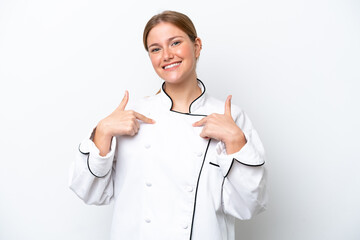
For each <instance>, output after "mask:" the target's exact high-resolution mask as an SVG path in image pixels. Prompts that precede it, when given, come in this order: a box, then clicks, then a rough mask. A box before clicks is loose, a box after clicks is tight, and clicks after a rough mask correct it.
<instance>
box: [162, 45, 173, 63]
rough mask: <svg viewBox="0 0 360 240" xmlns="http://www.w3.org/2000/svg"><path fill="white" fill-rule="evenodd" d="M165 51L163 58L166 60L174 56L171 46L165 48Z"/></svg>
mask: <svg viewBox="0 0 360 240" xmlns="http://www.w3.org/2000/svg"><path fill="white" fill-rule="evenodd" d="M163 53H164V54H163V59H164V61H165V62H166V61H169V60H171V59H172V58H173V57H174V54H173V52H172V51H171V49H169V48H164V51H163Z"/></svg>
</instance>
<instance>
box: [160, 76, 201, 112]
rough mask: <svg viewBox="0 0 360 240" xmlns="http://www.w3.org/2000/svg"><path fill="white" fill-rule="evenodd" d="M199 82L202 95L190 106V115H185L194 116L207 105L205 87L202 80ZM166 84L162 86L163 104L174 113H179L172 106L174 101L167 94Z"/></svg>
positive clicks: (161, 96)
mask: <svg viewBox="0 0 360 240" xmlns="http://www.w3.org/2000/svg"><path fill="white" fill-rule="evenodd" d="M197 81H198V86H199V87H200V89H201V94H200V96H199V97H197V98H196V99H195V100H194V101H193V102H192V103H191V104H190V106H189V112H188V113H183V114H193V113H196V111H197V110H198V109H199V108H200V107H201V106H203V105H204V103H205V97H206V94H205V91H206V88H205V85H204V83H203V82H202V81H200V79H197ZM164 87H165V82H164V83H163V84H162V86H161V91H160V98H161V102H162V103H163V104H164V105H165V107H166V109H168V110H169V111H172V112H177V111H173V110H171V109H172V106H173V101H172V99H171V97H170V96H169V95H168V94H167V93H166V92H165V89H164ZM178 113H182V112H178Z"/></svg>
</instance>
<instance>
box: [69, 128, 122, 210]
mask: <svg viewBox="0 0 360 240" xmlns="http://www.w3.org/2000/svg"><path fill="white" fill-rule="evenodd" d="M115 148H116V137H113V138H112V142H111V149H110V152H109V153H108V154H107V155H106V156H104V157H102V156H100V154H99V152H100V151H99V150H98V148H97V147H96V145H95V144H94V142H93V141H92V134H91V136H90V137H89V138H87V139H85V140H84V141H82V142H81V143H80V145H79V147H78V150H77V153H76V158H75V161H74V162H73V164H72V166H71V168H70V175H69V187H70V189H71V190H73V191H74V192H75V194H76V195H77V196H78V197H80V198H81V199H82V200H83V201H84V202H85V203H86V204H94V205H103V204H109V203H110V202H111V199H112V197H113V178H114V175H115V171H114V168H115V162H116V159H115Z"/></svg>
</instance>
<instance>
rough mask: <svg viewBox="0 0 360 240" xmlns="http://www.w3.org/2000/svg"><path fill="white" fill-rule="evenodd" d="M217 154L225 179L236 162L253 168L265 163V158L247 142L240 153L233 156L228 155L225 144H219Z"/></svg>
mask: <svg viewBox="0 0 360 240" xmlns="http://www.w3.org/2000/svg"><path fill="white" fill-rule="evenodd" d="M216 152H217V162H218V164H219V166H220V169H221V172H222V174H223V176H224V177H227V175H228V174H229V172H230V169H231V167H232V165H233V163H234V161H237V162H239V163H241V164H243V165H246V166H251V167H257V166H261V165H263V164H264V163H265V161H264V158H263V157H262V156H260V154H259V153H258V151H257V150H256V149H255V148H254V146H253V145H252V143H251V142H250V141H247V143H246V144H245V145H244V146H243V147H242V148H241V149H240V151H238V152H236V153H233V154H227V153H226V146H225V144H224V143H223V142H219V143H218V144H217V145H216Z"/></svg>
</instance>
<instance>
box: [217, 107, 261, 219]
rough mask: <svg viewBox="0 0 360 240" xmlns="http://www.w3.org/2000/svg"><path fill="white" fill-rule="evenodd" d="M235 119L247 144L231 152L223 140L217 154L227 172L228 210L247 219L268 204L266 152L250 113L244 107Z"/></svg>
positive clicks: (224, 192) (225, 193) (224, 191)
mask: <svg viewBox="0 0 360 240" xmlns="http://www.w3.org/2000/svg"><path fill="white" fill-rule="evenodd" d="M235 122H236V124H237V125H238V126H239V127H240V128H241V130H242V131H243V132H244V135H245V137H246V140H247V142H246V144H245V145H244V146H243V148H242V149H241V150H240V151H239V152H236V153H233V154H229V155H227V154H226V148H225V144H224V143H223V142H219V143H218V144H217V146H216V151H217V156H216V158H217V162H218V164H219V166H220V169H221V172H222V175H223V176H224V182H223V189H222V204H223V208H224V212H225V213H226V214H230V215H232V216H234V217H236V218H239V219H242V220H245V219H250V218H251V217H252V216H254V215H256V214H258V213H260V212H262V211H264V210H265V207H266V203H267V192H266V171H265V167H264V164H265V156H264V148H263V145H262V143H261V141H260V138H259V136H258V134H257V132H256V130H255V129H254V128H253V127H252V124H251V122H250V119H249V118H248V117H247V115H246V114H245V113H244V112H242V111H241V112H240V114H238V116H237V118H236V119H235Z"/></svg>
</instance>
